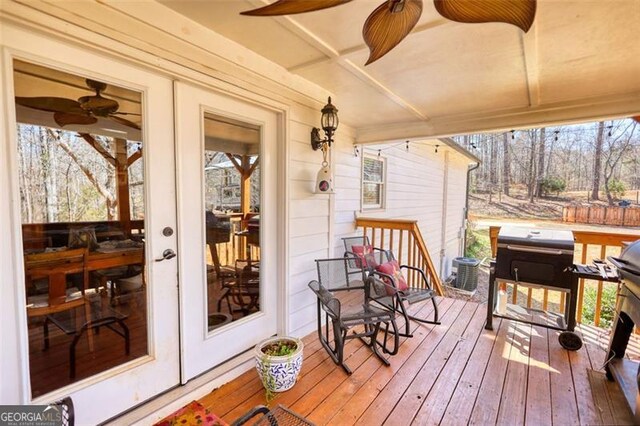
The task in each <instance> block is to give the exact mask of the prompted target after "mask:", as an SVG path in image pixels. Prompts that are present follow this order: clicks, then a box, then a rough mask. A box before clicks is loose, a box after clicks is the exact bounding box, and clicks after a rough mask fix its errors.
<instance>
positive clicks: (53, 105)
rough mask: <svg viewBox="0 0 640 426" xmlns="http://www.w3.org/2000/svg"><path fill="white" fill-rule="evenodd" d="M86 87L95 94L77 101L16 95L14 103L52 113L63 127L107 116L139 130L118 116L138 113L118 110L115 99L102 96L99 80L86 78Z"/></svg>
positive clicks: (92, 121)
mask: <svg viewBox="0 0 640 426" xmlns="http://www.w3.org/2000/svg"><path fill="white" fill-rule="evenodd" d="M85 82H86V84H87V87H89V88H90V89H92V90H94V91H95V92H96V93H95V95H89V96H82V97H80V98H78V100H77V101H74V100H73V99H67V98H57V97H53V96H43V97H34V98H25V97H20V96H16V103H17V104H18V105H22V106H25V107H28V108H33V109H37V110H40V111H48V112H52V113H53V119H54V121H55V122H56V123H57V124H58V125H59V126H60V127H64V126H66V125H68V124H82V125H89V124H95V123H97V122H98V118H108V119H110V120H113V121H115V122H117V123H120V124H123V125H125V126H128V127H131V128H134V129H137V130H140V126H139V125H138V124H136V123H134V122H132V121H129V120H127V119H125V118H122V117H120V115H140V114H136V113H131V112H119V111H118V108H120V104H118V102H117V101H115V100H113V99H109V98H105V97H103V96H102V95H101V94H100V92H103V91H104V90H105V89H106V88H107V85H106V83H102V82H100V81H96V80H91V79H86V80H85Z"/></svg>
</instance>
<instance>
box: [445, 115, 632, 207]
mask: <svg viewBox="0 0 640 426" xmlns="http://www.w3.org/2000/svg"><path fill="white" fill-rule="evenodd" d="M639 127H640V125H639V124H638V123H637V122H636V121H635V120H632V119H625V120H614V121H606V122H598V123H586V124H579V125H571V126H559V127H546V128H545V127H543V128H538V129H528V130H512V131H510V132H505V133H486V134H475V135H466V136H460V137H456V138H454V139H455V140H456V142H458V143H459V144H461V145H463V146H464V147H466V148H467V149H469V150H470V151H471V152H474V153H475V154H476V155H478V157H480V159H481V160H482V164H481V165H480V167H479V168H478V169H477V170H476V172H475V173H474V176H473V178H472V179H473V181H472V188H473V189H474V190H475V191H478V192H485V193H489V194H491V195H490V196H492V195H493V194H495V195H496V196H497V197H499V196H500V195H501V194H505V195H510V193H511V192H512V191H513V188H515V187H517V188H526V193H527V196H528V198H529V202H532V203H533V202H535V200H536V198H539V197H543V196H552V195H555V196H557V195H559V194H562V193H563V192H565V191H584V192H585V197H584V201H587V200H589V201H594V200H600V199H602V200H605V201H607V202H608V204H609V205H614V204H615V202H616V201H618V200H621V199H624V198H625V192H626V191H630V190H637V189H638V188H640V129H639ZM630 201H632V202H637V200H635V199H633V200H630Z"/></svg>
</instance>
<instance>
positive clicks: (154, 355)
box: [0, 28, 180, 421]
mask: <svg viewBox="0 0 640 426" xmlns="http://www.w3.org/2000/svg"><path fill="white" fill-rule="evenodd" d="M7 32H8V33H9V35H8V36H7V37H5V38H4V39H3V40H2V41H3V45H2V46H1V49H2V52H1V59H0V61H1V63H0V65H1V66H2V69H1V71H2V74H3V75H2V85H1V86H0V87H1V89H2V91H1V92H0V93H2V104H1V105H0V128H2V126H4V133H3V135H4V136H5V138H4V141H3V142H2V143H1V145H2V146H1V147H0V152H2V153H3V155H6V156H4V157H3V162H4V164H5V165H6V168H5V167H3V169H5V170H7V171H6V173H5V172H3V175H2V178H1V179H0V183H2V184H3V186H2V187H1V188H0V200H1V201H2V203H1V204H2V207H0V213H1V214H3V215H4V214H6V215H7V216H8V220H6V222H5V220H4V217H3V221H2V225H0V226H1V228H0V230H2V231H4V230H5V226H6V228H7V229H6V230H7V231H8V232H7V233H6V234H4V235H7V237H6V240H8V241H5V238H3V241H2V245H0V248H2V249H3V253H2V258H3V262H4V261H5V260H6V259H8V261H7V263H8V269H7V270H6V272H7V275H8V277H9V278H8V282H7V281H3V282H0V283H1V284H2V288H1V290H2V294H3V300H5V302H0V303H3V305H4V304H6V306H7V307H10V308H9V309H7V311H8V313H7V312H4V309H3V310H2V311H3V312H2V318H3V324H0V333H1V334H0V335H1V336H2V341H3V342H8V346H12V345H11V344H12V343H14V344H15V347H16V352H17V353H14V354H11V355H12V356H15V355H17V356H15V357H12V358H9V359H6V358H5V357H4V355H3V356H2V358H0V362H2V364H0V369H1V370H0V372H2V373H3V374H4V372H5V371H11V370H13V371H15V373H14V375H12V376H11V377H10V378H9V379H8V380H6V381H5V377H4V376H3V378H2V393H0V397H2V403H14V404H29V403H31V404H34V403H35V404H42V403H47V402H51V401H52V400H56V399H60V398H61V397H63V396H66V395H70V394H77V393H79V392H87V393H80V398H79V401H78V400H76V401H75V402H76V404H78V403H79V406H80V407H83V408H82V409H81V410H82V411H85V410H86V411H85V413H86V412H88V411H89V409H90V408H91V406H90V405H89V404H83V403H86V402H87V401H86V395H88V394H91V393H92V391H91V390H88V389H89V388H90V387H91V386H95V385H97V384H99V383H103V384H104V386H107V387H108V392H105V396H106V397H109V394H112V395H116V394H118V393H121V392H122V389H121V386H122V385H123V384H125V383H127V382H128V381H130V380H131V378H130V377H139V376H140V375H141V374H142V375H143V376H145V375H149V370H144V371H143V370H140V368H145V367H143V366H144V365H145V364H149V363H156V364H155V366H149V368H151V369H158V368H163V371H164V373H165V375H166V381H164V382H163V381H160V382H158V383H156V384H155V385H151V386H150V387H148V388H146V391H144V392H140V393H139V394H138V393H136V391H139V390H140V389H134V388H131V389H130V392H129V393H131V396H130V398H128V399H122V400H120V403H119V404H117V405H115V406H114V409H113V410H103V411H101V412H99V414H97V416H98V417H99V419H100V420H99V421H104V420H107V419H108V418H109V417H112V416H114V415H117V414H119V413H120V412H122V411H124V410H127V409H129V408H131V407H133V406H134V405H137V404H139V403H141V402H143V401H144V400H147V399H149V398H153V397H155V396H157V395H158V394H160V393H162V392H164V391H166V390H167V389H170V388H171V387H174V386H177V385H178V384H179V380H180V375H179V348H178V347H176V348H172V347H169V346H168V345H166V343H167V342H166V336H167V334H171V333H174V336H175V337H177V336H178V333H179V327H178V303H179V300H178V295H177V290H176V289H175V286H176V285H177V283H178V274H177V262H174V265H175V266H171V263H170V262H166V263H165V264H166V265H170V266H165V265H162V264H158V265H155V264H154V262H153V259H154V257H159V255H158V253H156V252H160V253H161V252H162V250H163V249H165V248H172V249H174V250H175V248H176V245H177V241H176V237H175V236H173V237H171V238H166V237H162V236H161V235H160V234H158V235H154V233H152V232H151V230H157V229H161V227H162V226H167V225H170V226H176V225H175V224H176V223H177V222H176V220H177V219H176V211H175V208H174V209H170V210H168V211H167V213H165V214H164V215H163V217H157V214H156V215H155V216H152V214H151V210H153V209H152V208H151V203H156V204H158V203H159V202H160V201H161V200H160V197H159V190H158V189H156V190H153V191H152V186H151V181H152V179H151V178H152V177H153V181H154V182H155V183H154V186H155V187H158V186H160V187H164V185H166V184H167V183H169V182H171V183H173V184H174V183H175V158H174V157H173V155H174V151H175V140H174V138H173V125H172V118H173V115H174V112H173V105H172V103H171V101H169V103H168V104H167V106H166V107H165V108H159V109H157V110H155V111H154V113H153V119H154V120H155V121H164V122H166V123H168V124H165V125H164V127H162V126H157V128H158V129H157V130H154V129H153V126H151V123H150V124H148V125H147V126H146V128H145V131H144V133H143V143H145V144H147V145H150V144H151V143H150V141H151V140H154V139H155V140H158V136H160V135H163V134H165V133H167V131H168V135H167V136H166V137H164V139H163V141H164V146H163V147H162V148H161V149H159V150H152V149H146V150H144V151H143V158H144V161H145V163H144V176H145V181H146V182H149V184H147V185H145V189H144V193H145V208H146V210H147V215H146V217H145V228H147V230H149V232H147V243H146V244H147V247H148V248H149V250H145V256H146V262H145V264H146V265H147V274H148V277H149V282H153V281H152V280H154V279H155V282H158V285H159V286H160V287H159V288H158V286H156V287H153V286H151V287H148V292H147V302H146V303H147V310H148V314H147V315H148V322H147V328H148V337H147V340H148V354H147V355H145V356H142V357H139V358H136V359H134V360H131V361H129V362H126V363H124V364H121V365H118V366H116V367H114V368H111V369H108V370H105V371H102V372H100V373H98V374H95V375H93V376H90V377H87V378H85V379H82V380H78V381H77V382H74V383H71V384H69V385H67V386H64V387H62V388H59V389H56V390H54V391H52V392H49V393H47V394H45V395H42V396H38V397H36V398H32V396H31V383H30V367H29V341H28V326H27V315H26V311H25V310H24V309H23V308H22V307H24V306H25V304H26V295H25V291H24V287H25V286H24V282H25V277H24V273H23V272H22V271H23V270H24V268H23V256H22V229H21V224H22V220H21V212H20V202H19V199H20V195H19V194H20V189H19V183H18V170H17V165H18V159H17V151H16V150H15V147H16V145H17V137H16V131H15V127H14V124H15V123H16V114H15V107H14V100H13V98H14V87H13V60H14V59H19V60H23V61H26V62H30V63H35V64H38V65H42V66H45V67H49V68H54V69H59V70H61V71H65V72H69V73H72V74H76V75H91V76H95V78H99V79H101V80H103V81H105V82H107V83H108V84H114V85H119V86H122V87H126V88H130V89H133V90H137V91H140V92H141V94H142V99H143V111H144V112H143V114H144V116H146V117H147V118H149V114H150V111H149V105H150V104H151V102H154V101H155V102H158V101H161V100H162V99H165V98H166V99H171V95H172V90H173V89H172V87H173V84H172V80H171V79H169V78H167V77H166V75H164V74H162V73H159V72H154V71H153V70H150V69H145V68H141V67H139V66H137V64H133V63H129V62H121V61H120V62H119V61H118V60H117V59H116V58H114V57H112V56H109V55H102V54H100V53H99V52H97V51H95V50H91V49H88V48H86V47H79V46H77V45H76V44H70V43H66V42H64V41H60V40H57V39H54V38H48V37H43V36H42V35H39V34H36V33H33V32H30V31H25V30H22V29H16V28H11V29H10V30H8V31H7ZM52 51H53V52H56V53H57V55H58V57H60V58H62V59H60V60H53V59H50V56H51V55H50V52H52ZM48 53H49V54H48ZM65 58H73V59H67V60H66V61H65ZM78 58H82V59H78ZM83 60H84V61H90V62H89V63H91V66H88V67H85V66H81V64H80V63H81V62H82V61H83ZM118 62H119V63H118ZM71 64H72V65H71ZM114 64H115V65H116V67H115V68H120V69H122V68H124V69H125V70H126V71H127V73H128V75H130V78H129V79H128V80H127V79H118V78H117V77H114V76H113V75H114V74H117V72H114V71H111V72H109V73H105V72H102V71H101V70H105V69H110V68H111V67H114ZM132 74H133V77H131V75H132ZM134 82H135V83H134ZM147 82H149V83H147ZM145 113H146V114H145ZM166 116H168V117H166ZM148 121H150V120H148ZM163 150H164V152H163ZM154 159H155V160H154ZM158 159H163V160H162V161H164V162H166V163H170V164H171V169H172V170H173V172H171V173H169V174H166V173H165V175H166V177H163V179H164V180H165V182H164V183H163V182H162V180H160V181H159V180H158V177H159V176H162V175H161V174H160V172H159V171H158V170H159V168H158V166H160V165H159V164H157V163H156V162H157V161H158ZM154 163H156V165H154ZM154 168H155V169H156V171H154V172H153V173H152V171H151V170H153V169H154ZM5 179H6V181H5ZM5 184H6V185H5ZM170 191H171V192H172V193H174V198H175V187H173V188H170ZM152 192H153V196H152ZM5 202H6V203H5ZM5 206H6V207H5ZM167 222H172V223H167ZM7 242H10V245H9V244H7ZM5 245H6V246H8V250H7V253H4V250H5V247H6V246H5ZM152 250H154V251H152ZM4 266H5V265H4V264H3V271H5V270H4ZM171 270H173V271H175V278H171V279H169V280H158V279H157V277H159V276H160V275H166V273H167V272H170V271H171ZM163 271H165V272H164V273H163ZM2 275H5V274H4V273H3V274H2ZM168 276H169V277H171V275H168ZM6 279H7V278H6V277H3V280H6ZM172 282H173V283H174V285H171V283H172ZM162 284H165V285H162ZM152 287H153V288H152ZM174 291H175V297H173V296H172V297H170V298H168V299H167V298H166V296H167V295H170V294H172V293H173V292H174ZM5 292H6V293H5ZM5 294H6V299H4V297H5ZM161 294H163V295H164V296H165V298H160V295H161ZM159 300H163V301H164V302H163V303H166V304H167V305H166V306H167V307H169V309H170V310H172V311H174V312H175V315H174V316H173V317H169V318H163V316H162V315H161V314H160V312H161V311H160V307H159V306H157V303H158V301H159ZM3 307H4V306H3ZM5 320H6V321H5ZM7 332H8V333H7ZM159 333H162V334H163V335H164V337H163V339H165V342H164V344H161V343H159V342H158V338H159ZM7 334H9V335H8V336H7ZM176 346H177V345H176ZM4 363H11V364H9V365H11V367H9V365H7V364H4ZM165 364H166V365H165ZM131 373H133V374H131ZM127 376H128V377H129V378H128V377H127ZM136 380H138V379H137V378H136ZM143 380H144V379H143ZM169 382H171V384H170V385H169V384H168V383H169ZM141 389H142V388H141ZM11 390H13V392H12V393H11V394H9V392H10V391H11ZM16 390H18V391H16ZM104 390H107V389H106V388H105V389H104ZM5 392H6V395H5ZM82 395H85V396H84V397H82ZM5 398H7V399H6V400H5ZM115 411H117V412H115ZM76 415H78V410H77V409H76ZM82 416H85V414H81V417H80V418H79V420H82V418H83V417H82ZM105 416H106V417H105ZM96 420H97V418H96ZM85 421H87V419H85Z"/></svg>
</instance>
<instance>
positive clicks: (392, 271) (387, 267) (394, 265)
mask: <svg viewBox="0 0 640 426" xmlns="http://www.w3.org/2000/svg"><path fill="white" fill-rule="evenodd" d="M376 271H378V272H382V273H383V274H387V275H391V276H392V277H393V279H394V281H395V284H396V288H397V289H398V290H400V291H402V290H406V289H408V288H409V286H408V285H407V280H405V279H404V276H403V275H402V272H401V271H400V265H398V261H397V260H392V261H390V262H386V263H382V264H380V265H378V266H376ZM387 281H389V280H388V279H385V282H386V283H387V284H389V286H390V285H391V283H390V282H387ZM389 286H387V287H386V289H387V294H388V295H389V296H393V294H394V293H395V291H394V290H393V289H392V288H391V287H389Z"/></svg>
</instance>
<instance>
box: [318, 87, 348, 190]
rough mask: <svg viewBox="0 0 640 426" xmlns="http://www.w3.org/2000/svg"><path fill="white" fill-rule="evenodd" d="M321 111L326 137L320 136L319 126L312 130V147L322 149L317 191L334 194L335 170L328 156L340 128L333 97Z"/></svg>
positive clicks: (321, 120)
mask: <svg viewBox="0 0 640 426" xmlns="http://www.w3.org/2000/svg"><path fill="white" fill-rule="evenodd" d="M321 111H322V118H321V119H320V124H321V125H322V130H324V134H325V136H326V137H325V138H324V139H321V138H320V129H318V128H315V127H314V128H313V129H312V130H311V147H312V148H313V150H314V151H317V150H318V149H320V150H322V167H321V168H320V170H319V171H318V176H317V178H316V189H315V192H316V193H317V194H333V172H332V170H331V166H330V165H329V162H328V161H327V158H328V153H329V148H330V147H331V142H333V134H334V133H335V131H336V129H337V128H338V108H336V107H335V106H333V105H332V104H331V97H329V100H328V103H327V104H326V105H325V106H324V108H322V110H321ZM356 155H357V154H356Z"/></svg>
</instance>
